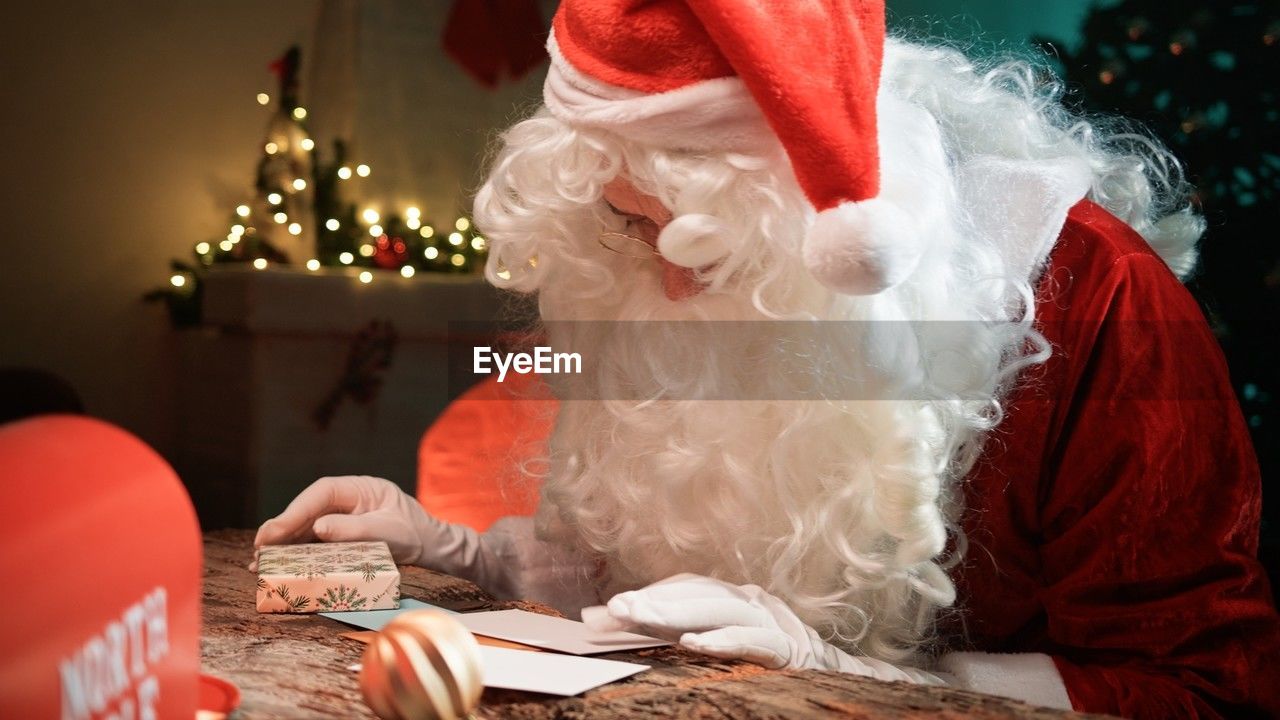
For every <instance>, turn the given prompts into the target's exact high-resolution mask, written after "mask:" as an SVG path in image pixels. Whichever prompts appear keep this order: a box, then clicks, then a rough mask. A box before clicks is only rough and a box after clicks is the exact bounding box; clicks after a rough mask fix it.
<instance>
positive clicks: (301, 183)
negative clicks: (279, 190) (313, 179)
mask: <svg viewBox="0 0 1280 720" xmlns="http://www.w3.org/2000/svg"><path fill="white" fill-rule="evenodd" d="M293 189H294V190H306V189H307V181H306V180H303V179H302V178H296V179H295V180H294V181H293Z"/></svg>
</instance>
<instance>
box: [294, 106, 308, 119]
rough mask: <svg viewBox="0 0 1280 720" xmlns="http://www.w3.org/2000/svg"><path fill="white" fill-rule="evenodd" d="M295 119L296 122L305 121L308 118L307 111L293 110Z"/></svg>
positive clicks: (300, 108)
mask: <svg viewBox="0 0 1280 720" xmlns="http://www.w3.org/2000/svg"><path fill="white" fill-rule="evenodd" d="M293 117H294V119H295V120H303V119H305V118H306V117H307V109H306V108H304V107H296V108H294V109H293Z"/></svg>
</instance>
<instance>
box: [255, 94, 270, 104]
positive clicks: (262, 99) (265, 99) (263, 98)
mask: <svg viewBox="0 0 1280 720" xmlns="http://www.w3.org/2000/svg"><path fill="white" fill-rule="evenodd" d="M269 102H271V96H270V95H268V94H266V93H258V104H259V105H266V104H267V103H269Z"/></svg>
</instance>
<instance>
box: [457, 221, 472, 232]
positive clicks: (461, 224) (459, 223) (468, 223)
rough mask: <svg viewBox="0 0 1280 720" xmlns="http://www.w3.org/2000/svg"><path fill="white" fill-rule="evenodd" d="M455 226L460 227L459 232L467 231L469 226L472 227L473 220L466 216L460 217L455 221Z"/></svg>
mask: <svg viewBox="0 0 1280 720" xmlns="http://www.w3.org/2000/svg"><path fill="white" fill-rule="evenodd" d="M453 226H454V227H455V228H457V229H458V232H466V231H467V228H469V227H471V221H470V220H468V219H466V218H458V219H457V220H456V221H455V222H454V223H453Z"/></svg>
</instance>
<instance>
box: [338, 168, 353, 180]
mask: <svg viewBox="0 0 1280 720" xmlns="http://www.w3.org/2000/svg"><path fill="white" fill-rule="evenodd" d="M338 179H339V180H350V179H351V168H349V167H347V166H346V165H343V166H342V167H340V168H338Z"/></svg>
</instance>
